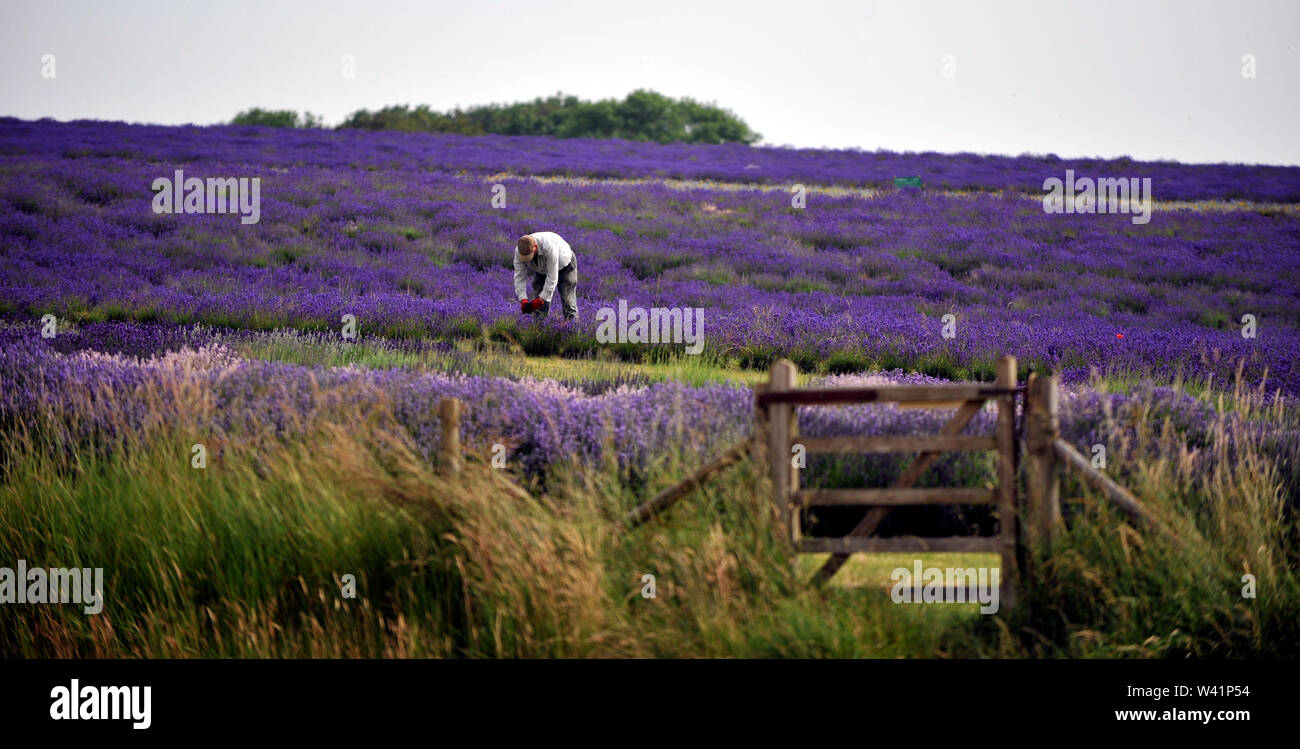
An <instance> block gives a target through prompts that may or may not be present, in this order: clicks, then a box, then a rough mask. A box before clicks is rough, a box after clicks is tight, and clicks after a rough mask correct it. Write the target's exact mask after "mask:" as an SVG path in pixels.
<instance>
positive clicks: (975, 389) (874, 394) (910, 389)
mask: <svg viewBox="0 0 1300 749" xmlns="http://www.w3.org/2000/svg"><path fill="white" fill-rule="evenodd" d="M1015 393H1016V389H1015V388H1014V387H1013V388H1010V389H1006V388H998V387H991V386H986V385H886V386H882V387H874V388H800V389H798V390H788V391H784V392H778V391H772V390H768V391H767V392H762V393H758V394H756V396H755V398H756V399H757V400H758V402H759V403H760V404H763V405H771V404H773V403H794V404H800V405H813V404H824V403H926V402H932V403H933V402H938V403H943V402H945V401H971V400H985V399H988V398H993V397H997V396H1003V395H1015Z"/></svg>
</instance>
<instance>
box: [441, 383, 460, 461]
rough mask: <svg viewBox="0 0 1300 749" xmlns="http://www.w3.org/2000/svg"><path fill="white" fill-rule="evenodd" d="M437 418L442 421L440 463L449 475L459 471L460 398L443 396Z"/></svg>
mask: <svg viewBox="0 0 1300 749" xmlns="http://www.w3.org/2000/svg"><path fill="white" fill-rule="evenodd" d="M438 420H439V421H440V422H442V449H441V450H440V453H441V457H442V464H443V465H444V466H446V471H447V473H448V474H450V475H453V476H454V475H456V474H458V473H460V466H461V454H460V400H459V399H457V398H443V399H442V400H441V401H439V402H438Z"/></svg>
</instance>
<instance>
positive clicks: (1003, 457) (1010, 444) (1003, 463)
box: [994, 356, 1019, 608]
mask: <svg viewBox="0 0 1300 749" xmlns="http://www.w3.org/2000/svg"><path fill="white" fill-rule="evenodd" d="M997 371H998V381H997V386H998V388H999V389H1003V390H1010V389H1014V388H1015V386H1016V357H1014V356H1003V357H1002V358H1001V359H999V360H998V370H997ZM997 407H998V423H997V432H996V434H995V435H994V439H995V440H996V442H997V450H998V459H997V460H998V489H997V507H998V525H999V530H998V551H999V553H1000V555H1001V557H1002V574H1001V577H1002V585H1001V587H1002V592H1001V595H1000V599H1001V601H1000V605H1001V606H1005V607H1007V608H1012V607H1014V606H1015V605H1016V584H1017V582H1018V578H1019V575H1018V574H1017V569H1016V550H1017V547H1018V542H1019V535H1018V532H1017V527H1016V526H1017V523H1016V520H1017V510H1016V397H1015V395H1014V394H1012V395H999V396H997Z"/></svg>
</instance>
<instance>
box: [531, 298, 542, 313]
mask: <svg viewBox="0 0 1300 749" xmlns="http://www.w3.org/2000/svg"><path fill="white" fill-rule="evenodd" d="M528 304H529V306H530V308H531V309H530V311H532V312H537V311H538V310H540V309H541V308H542V307H543V306H545V304H546V302H543V301H542V298H541V297H537V298H536V299H534V300H533V301H531V302H529V303H528Z"/></svg>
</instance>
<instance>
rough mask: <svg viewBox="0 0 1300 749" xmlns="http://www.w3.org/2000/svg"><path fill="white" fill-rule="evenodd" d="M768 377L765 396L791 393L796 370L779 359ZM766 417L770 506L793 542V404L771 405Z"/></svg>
mask: <svg viewBox="0 0 1300 749" xmlns="http://www.w3.org/2000/svg"><path fill="white" fill-rule="evenodd" d="M768 375H769V376H768V385H767V389H768V392H771V393H780V392H785V391H787V390H794V389H795V386H796V383H797V378H798V368H797V367H795V365H794V362H792V361H790V360H788V359H778V360H777V361H774V362H772V367H771V369H770V370H769V372H768ZM767 416H768V425H767V428H768V440H767V458H768V465H769V470H771V472H772V505H773V507H775V509H776V512H777V518H778V520H779V522H780V523H781V525H782V526H783V528H782V530H785V531H787V532H788V533H789V534H790V536H791V539H792V540H793V538H794V533H795V523H796V522H797V519H796V520H793V521H792V520H791V518H792V517H794V515H795V513H794V511H793V502H794V494H793V492H792V489H791V487H792V483H791V482H792V481H798V480H799V473H798V471H796V470H794V466H793V465H791V461H790V442H791V440H792V438H793V436H794V432H795V431H796V430H797V424H796V418H797V417H796V416H795V407H794V404H792V403H773V404H770V405H769V406H768V413H767Z"/></svg>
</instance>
